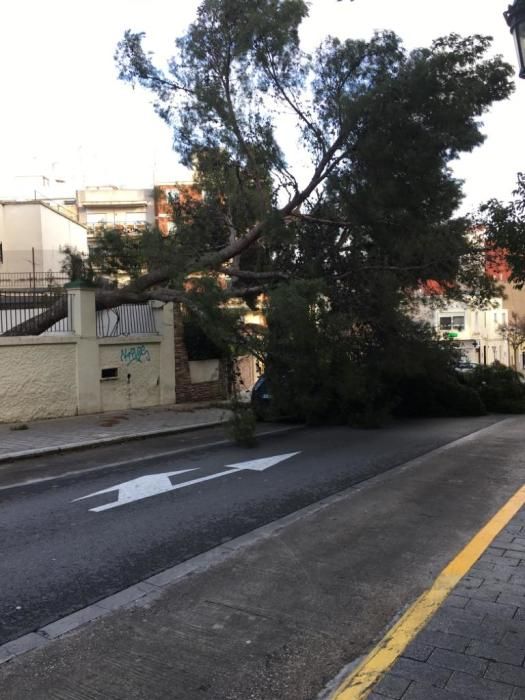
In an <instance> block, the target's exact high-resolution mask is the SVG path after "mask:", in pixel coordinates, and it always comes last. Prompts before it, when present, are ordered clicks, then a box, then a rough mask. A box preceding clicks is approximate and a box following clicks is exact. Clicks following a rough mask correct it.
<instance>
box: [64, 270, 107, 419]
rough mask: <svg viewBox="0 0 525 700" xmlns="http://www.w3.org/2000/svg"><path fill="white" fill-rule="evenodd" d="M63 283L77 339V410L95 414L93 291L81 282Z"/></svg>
mask: <svg viewBox="0 0 525 700" xmlns="http://www.w3.org/2000/svg"><path fill="white" fill-rule="evenodd" d="M66 286H67V293H68V296H69V297H70V298H69V304H68V306H69V308H70V309H71V311H72V315H73V319H72V321H73V323H72V326H73V332H74V333H75V336H76V338H77V412H78V413H79V414H83V413H98V412H99V411H100V410H101V400H100V360H99V348H98V340H97V318H96V309H95V290H94V289H93V288H91V287H89V286H86V285H85V283H83V282H70V283H69V284H68V285H66Z"/></svg>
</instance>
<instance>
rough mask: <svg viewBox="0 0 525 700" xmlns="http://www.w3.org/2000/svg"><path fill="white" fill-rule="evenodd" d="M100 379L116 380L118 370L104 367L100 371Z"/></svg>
mask: <svg viewBox="0 0 525 700" xmlns="http://www.w3.org/2000/svg"><path fill="white" fill-rule="evenodd" d="M100 378H101V379H102V380H108V379H118V368H117V367H106V368H104V369H102V370H101V372H100Z"/></svg>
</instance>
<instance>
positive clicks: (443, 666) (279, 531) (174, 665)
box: [0, 417, 525, 700]
mask: <svg viewBox="0 0 525 700" xmlns="http://www.w3.org/2000/svg"><path fill="white" fill-rule="evenodd" d="M523 427H524V419H523V418H522V417H516V418H511V419H509V420H506V421H503V422H502V423H499V424H496V425H493V426H490V427H489V428H485V429H483V430H482V431H480V432H479V433H477V434H474V435H472V436H467V437H466V438H462V439H460V440H457V441H456V442H455V443H452V444H451V445H447V446H445V447H444V448H439V449H437V450H434V451H433V452H431V453H428V454H427V455H423V456H422V457H419V458H417V459H415V460H412V461H411V462H408V463H406V464H404V465H401V466H400V467H397V468H395V469H392V470H391V471H389V472H387V473H385V474H383V475H381V476H379V477H375V478H374V479H371V480H369V481H368V482H364V483H363V484H360V485H358V486H356V487H353V488H350V489H348V490H346V491H344V492H342V493H340V494H338V495H336V496H333V497H330V498H328V499H325V500H324V501H321V502H319V503H316V504H314V505H312V506H309V507H307V508H304V509H303V510H300V511H297V512H295V513H294V514H293V515H290V516H288V517H286V518H283V519H281V520H280V521H277V522H275V523H271V524H269V525H267V526H264V527H262V528H259V529H258V530H256V531H254V532H251V533H249V534H247V535H244V536H242V537H240V538H237V539H236V540H233V541H230V542H225V543H224V544H223V545H221V546H220V547H217V548H216V549H213V550H211V551H210V552H207V553H205V554H202V555H200V556H198V557H195V558H194V559H191V560H189V561H188V562H185V563H183V564H180V565H178V566H175V567H173V568H172V569H170V570H167V571H164V572H162V573H160V574H157V575H155V576H152V577H151V578H149V579H147V580H146V581H143V582H140V583H138V584H136V585H135V586H132V587H131V588H130V589H127V590H126V591H122V592H121V593H117V594H116V595H114V596H111V597H110V598H107V599H104V600H100V601H98V602H97V603H95V604H93V605H91V606H89V608H85V609H84V610H81V611H78V612H77V613H74V614H73V615H71V616H69V617H68V618H63V619H62V620H58V621H56V622H54V623H51V624H50V625H47V626H46V627H45V628H42V629H41V630H37V631H36V632H34V633H31V634H28V635H26V637H25V638H21V639H20V640H18V641H14V642H11V643H8V644H7V645H5V646H4V647H2V648H0V662H1V661H2V660H3V661H8V662H7V663H0V694H1V696H2V700H26V699H27V700H29V699H31V700H87V698H89V699H90V700H132V699H135V700H315V699H316V698H319V699H320V698H323V699H324V698H329V697H330V698H331V697H334V695H333V692H334V690H335V683H334V682H333V679H335V678H336V677H337V676H338V674H340V672H341V669H343V668H345V666H347V665H348V664H352V663H354V662H356V661H358V660H360V659H361V658H362V657H363V656H364V655H366V654H367V653H368V651H369V650H370V649H371V648H372V647H373V646H374V645H375V644H376V643H377V641H378V640H380V639H381V638H383V637H384V635H385V634H388V632H386V630H388V629H389V628H390V626H391V624H392V622H393V621H395V620H396V619H397V618H398V617H399V615H400V614H401V613H403V611H404V610H405V609H406V608H407V607H408V606H409V605H410V604H411V603H412V602H413V601H414V600H416V599H418V598H419V597H420V596H421V594H422V593H423V592H424V591H426V590H428V589H429V588H430V587H431V586H432V584H433V582H434V581H435V580H436V577H437V576H438V575H439V573H440V572H441V571H442V570H443V568H444V567H445V566H446V565H447V564H448V563H449V562H450V561H451V560H452V559H454V557H455V556H456V554H457V553H458V552H459V551H460V550H462V549H463V547H464V546H465V545H466V544H467V543H468V542H469V541H470V540H471V539H472V538H473V537H474V536H475V535H476V533H477V532H478V531H479V530H480V529H481V528H482V527H483V526H484V525H485V523H487V521H489V520H490V519H491V518H492V517H493V516H494V514H495V513H497V512H498V511H499V510H500V509H501V508H502V506H503V505H504V504H505V503H507V501H508V499H509V498H510V497H511V496H512V495H513V494H515V493H516V491H517V490H518V489H519V488H520V487H521V486H522V484H523V472H524V470H523V465H524V463H523V439H522V435H523ZM81 584H82V582H79V585H81ZM524 611H525V513H524V512H523V510H522V511H521V512H520V513H518V515H516V516H515V518H514V519H513V520H512V522H510V523H509V524H508V525H507V527H506V530H505V531H503V532H502V533H501V534H500V535H498V537H497V539H496V540H494V542H493V543H492V545H491V547H490V549H488V550H487V551H486V552H485V553H484V554H483V556H482V558H481V559H480V560H479V562H477V563H476V564H475V565H474V566H473V567H472V569H471V571H469V572H468V574H467V575H466V576H465V578H464V579H463V580H462V581H461V583H460V584H459V585H458V587H457V589H456V591H454V593H453V594H451V595H450V596H449V597H448V599H447V600H446V601H445V603H444V604H443V605H442V607H441V609H440V610H439V611H438V613H437V614H436V615H435V617H434V618H433V619H431V620H430V621H429V622H428V624H427V626H426V629H424V630H423V632H421V634H420V636H419V638H418V639H417V640H416V641H415V642H413V643H412V644H411V645H410V647H408V649H407V650H406V651H404V657H403V658H401V659H400V660H398V661H397V663H396V665H394V666H393V668H392V670H391V671H390V673H388V674H387V675H386V676H385V677H384V678H383V680H382V681H381V682H380V683H379V684H378V685H377V686H376V688H375V690H374V691H373V694H371V695H370V696H369V700H384V699H385V698H388V699H389V700H417V699H420V698H424V699H425V700H467V699H472V698H478V699H480V700H483V699H486V700H520V699H522V698H525V668H524V667H523V665H522V664H523V661H524V659H525V612H524ZM87 623H91V624H87ZM72 630H73V632H72ZM28 649H33V650H32V651H30V652H29V653H22V652H23V651H27V650H28ZM339 682H341V679H339ZM364 697H366V696H364V695H359V696H358V695H348V696H344V695H341V698H340V700H357V698H364Z"/></svg>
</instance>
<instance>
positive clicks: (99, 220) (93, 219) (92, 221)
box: [87, 211, 109, 226]
mask: <svg viewBox="0 0 525 700" xmlns="http://www.w3.org/2000/svg"><path fill="white" fill-rule="evenodd" d="M108 222H109V214H108V213H107V212H104V211H97V212H91V213H90V212H88V214H87V223H88V224H89V225H91V226H96V225H97V224H107V223H108Z"/></svg>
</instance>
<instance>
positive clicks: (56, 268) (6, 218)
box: [0, 200, 88, 286]
mask: <svg viewBox="0 0 525 700" xmlns="http://www.w3.org/2000/svg"><path fill="white" fill-rule="evenodd" d="M65 246H69V247H71V248H75V249H76V250H78V251H79V252H82V253H87V252H88V246H87V231H86V227H85V226H83V225H82V224H79V223H78V222H77V221H76V220H75V217H74V215H72V214H71V215H70V214H68V213H67V211H66V210H64V209H61V210H58V209H57V208H55V207H54V206H52V205H51V204H49V203H46V202H44V201H35V200H29V201H0V284H3V285H4V286H5V283H6V280H8V279H9V277H10V276H13V279H16V276H17V275H21V274H36V275H37V276H45V275H47V274H49V273H57V272H60V270H61V267H62V262H63V254H62V253H61V249H62V248H64V247H65Z"/></svg>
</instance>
